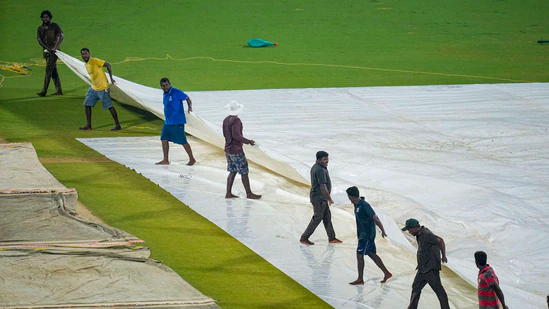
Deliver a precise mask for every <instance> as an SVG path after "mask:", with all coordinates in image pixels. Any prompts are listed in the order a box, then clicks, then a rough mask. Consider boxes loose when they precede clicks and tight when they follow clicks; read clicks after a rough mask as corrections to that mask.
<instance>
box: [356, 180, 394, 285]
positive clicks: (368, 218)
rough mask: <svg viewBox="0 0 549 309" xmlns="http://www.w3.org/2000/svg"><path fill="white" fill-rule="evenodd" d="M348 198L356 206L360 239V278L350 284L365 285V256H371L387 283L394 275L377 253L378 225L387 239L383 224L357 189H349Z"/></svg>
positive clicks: (358, 256) (357, 258) (358, 257)
mask: <svg viewBox="0 0 549 309" xmlns="http://www.w3.org/2000/svg"><path fill="white" fill-rule="evenodd" d="M347 197H348V198H349V200H350V201H351V203H353V205H354V206H355V218H356V233H357V237H358V248H357V250H356V260H357V264H358V278H357V279H356V280H355V281H353V282H349V284H351V285H358V284H364V255H367V256H369V257H370V258H371V259H372V261H374V263H376V265H377V267H379V268H380V269H381V270H382V271H383V280H381V283H385V282H387V280H388V279H389V278H391V277H392V276H393V275H392V274H391V273H390V272H389V271H388V270H387V268H386V267H385V265H384V264H383V261H382V260H381V258H380V257H379V256H378V255H377V253H376V244H375V242H374V240H375V238H376V225H377V226H379V228H380V229H381V236H382V237H383V238H385V237H386V236H387V234H385V229H384V228H383V224H382V223H381V221H380V220H379V218H378V217H377V215H376V213H375V212H374V210H373V209H372V206H370V204H368V202H366V201H365V200H364V198H363V197H360V192H359V191H358V188H357V187H350V188H348V189H347Z"/></svg>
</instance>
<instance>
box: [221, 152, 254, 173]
mask: <svg viewBox="0 0 549 309" xmlns="http://www.w3.org/2000/svg"><path fill="white" fill-rule="evenodd" d="M225 157H226V158H227V171H229V172H231V173H236V172H238V173H239V174H240V175H244V174H248V172H249V171H248V160H246V155H245V154H244V153H243V152H241V153H235V154H232V153H225Z"/></svg>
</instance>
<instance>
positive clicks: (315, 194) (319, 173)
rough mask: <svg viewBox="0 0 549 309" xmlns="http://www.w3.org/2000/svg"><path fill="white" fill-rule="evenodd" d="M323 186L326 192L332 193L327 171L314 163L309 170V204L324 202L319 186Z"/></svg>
mask: <svg viewBox="0 0 549 309" xmlns="http://www.w3.org/2000/svg"><path fill="white" fill-rule="evenodd" d="M321 184H325V185H326V187H327V188H328V192H331V191H332V181H331V180H330V174H329V173H328V169H327V168H326V167H323V166H322V165H320V164H318V163H315V165H313V167H312V168H311V194H310V197H311V203H315V202H320V201H325V200H326V198H325V197H324V195H323V194H322V191H321V190H320V185H321Z"/></svg>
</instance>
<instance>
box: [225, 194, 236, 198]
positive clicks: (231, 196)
mask: <svg viewBox="0 0 549 309" xmlns="http://www.w3.org/2000/svg"><path fill="white" fill-rule="evenodd" d="M235 197H238V196H236V195H234V194H232V193H229V194H225V198H235Z"/></svg>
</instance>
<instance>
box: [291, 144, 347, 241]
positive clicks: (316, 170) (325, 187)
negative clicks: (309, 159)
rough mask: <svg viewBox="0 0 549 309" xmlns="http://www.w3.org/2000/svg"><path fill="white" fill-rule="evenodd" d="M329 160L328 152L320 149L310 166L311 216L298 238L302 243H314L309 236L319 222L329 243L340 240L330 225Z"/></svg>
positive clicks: (330, 186)
mask: <svg viewBox="0 0 549 309" xmlns="http://www.w3.org/2000/svg"><path fill="white" fill-rule="evenodd" d="M329 161H330V160H329V158H328V153H327V152H326V151H322V150H321V151H318V152H317V153H316V163H315V164H314V165H313V167H311V191H310V193H309V198H310V201H311V204H313V217H312V218H311V221H309V225H308V226H307V228H306V229H305V232H303V234H302V235H301V238H300V239H299V242H301V243H302V244H304V245H308V246H311V245H314V242H312V241H310V240H309V237H311V235H313V233H314V232H315V230H316V227H317V226H318V225H319V224H320V222H322V223H324V228H325V229H326V234H328V242H329V243H331V244H337V243H341V242H342V241H341V240H339V239H337V238H336V234H335V231H334V227H333V225H332V213H331V212H330V205H332V204H333V203H334V201H332V197H331V196H330V193H331V191H332V181H331V180H330V174H329V173H328V162H329Z"/></svg>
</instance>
